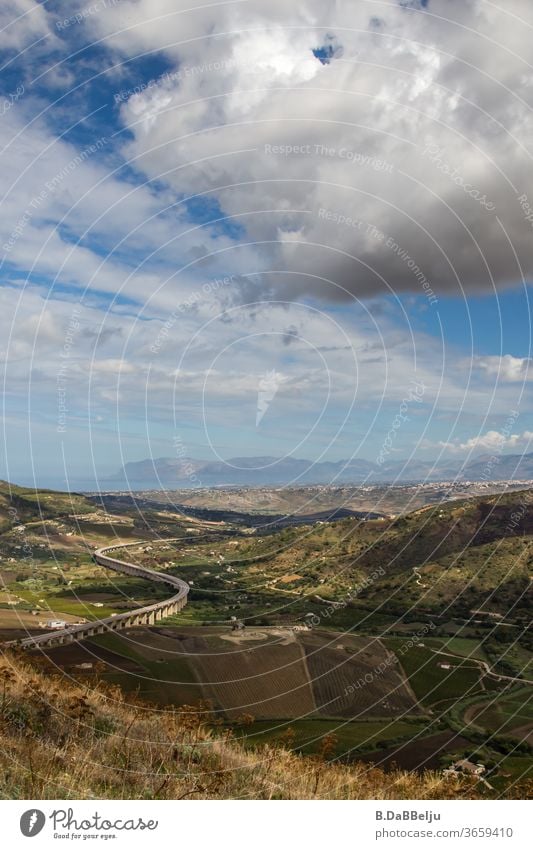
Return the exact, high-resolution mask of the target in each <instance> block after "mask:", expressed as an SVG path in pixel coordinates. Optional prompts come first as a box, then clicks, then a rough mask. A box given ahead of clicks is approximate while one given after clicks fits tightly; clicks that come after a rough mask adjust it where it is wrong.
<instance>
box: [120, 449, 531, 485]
mask: <svg viewBox="0 0 533 849" xmlns="http://www.w3.org/2000/svg"><path fill="white" fill-rule="evenodd" d="M456 478H460V479H463V480H487V481H496V480H511V479H516V480H533V454H524V455H522V454H507V455H496V456H494V455H490V454H487V455H480V456H478V457H476V458H475V459H473V460H470V461H469V462H467V463H463V462H462V461H461V460H450V459H448V460H445V461H441V462H439V463H438V464H435V463H432V462H430V461H423V460H405V461H401V460H397V461H394V462H390V463H386V464H384V465H383V466H379V465H377V464H375V463H372V462H370V461H368V460H344V461H343V460H340V461H338V462H329V461H324V462H319V463H313V462H312V461H311V460H297V459H295V458H293V457H283V458H279V457H235V458H232V459H230V460H228V461H227V462H222V461H218V460H217V461H211V460H196V459H193V458H172V457H159V458H157V459H153V460H150V459H147V460H141V461H139V462H134V463H126V465H125V466H124V467H123V468H122V469H121V470H120V471H119V473H118V476H117V477H114V480H117V479H118V480H124V482H127V481H129V482H135V483H145V484H146V486H147V487H157V486H160V485H161V484H164V485H165V486H168V485H175V486H180V487H183V486H195V487H200V486H204V487H209V486H232V485H233V486H238V485H241V486H272V485H283V484H289V483H291V484H294V485H298V484H321V483H322V484H329V483H333V484H335V483H351V484H355V483H364V482H368V483H369V484H372V483H380V482H387V483H393V482H396V483H405V482H408V481H409V482H413V481H425V480H427V481H438V480H453V479H456Z"/></svg>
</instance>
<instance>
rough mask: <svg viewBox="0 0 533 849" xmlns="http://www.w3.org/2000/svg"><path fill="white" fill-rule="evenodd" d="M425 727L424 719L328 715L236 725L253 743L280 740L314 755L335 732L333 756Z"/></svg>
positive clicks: (344, 754)
mask: <svg viewBox="0 0 533 849" xmlns="http://www.w3.org/2000/svg"><path fill="white" fill-rule="evenodd" d="M423 728H424V725H423V724H422V723H420V722H414V721H413V722H404V721H401V720H400V721H392V722H371V721H369V722H344V723H339V722H334V721H331V720H326V719H306V720H293V721H287V722H280V721H278V722H271V721H262V722H260V721H256V722H254V723H253V725H251V726H249V727H247V728H246V729H236V733H237V734H238V735H239V736H242V737H243V739H244V740H245V742H246V744H247V745H249V746H260V745H264V744H265V743H277V744H279V745H284V746H286V747H287V748H291V749H294V750H295V751H298V752H302V754H306V755H311V754H318V753H320V752H321V750H322V747H323V746H324V738H326V737H327V736H328V735H334V738H335V740H334V741H332V743H333V746H332V750H331V756H333V757H343V756H346V755H349V754H350V753H352V754H353V753H354V752H355V751H365V750H366V751H367V750H370V749H373V748H375V747H376V745H377V744H378V743H380V742H381V741H391V740H395V739H397V738H406V739H410V738H411V737H414V736H415V735H416V734H419V733H420V732H421V731H422V730H423Z"/></svg>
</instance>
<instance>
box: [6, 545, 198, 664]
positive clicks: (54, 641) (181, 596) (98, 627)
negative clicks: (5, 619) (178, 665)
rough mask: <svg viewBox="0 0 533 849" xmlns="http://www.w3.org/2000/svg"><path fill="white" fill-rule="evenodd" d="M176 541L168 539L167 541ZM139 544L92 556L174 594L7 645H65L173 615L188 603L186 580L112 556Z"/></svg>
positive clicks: (106, 550)
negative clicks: (141, 605) (164, 587)
mask: <svg viewBox="0 0 533 849" xmlns="http://www.w3.org/2000/svg"><path fill="white" fill-rule="evenodd" d="M173 541H174V540H165V542H173ZM139 545H142V542H140V541H137V542H132V543H126V544H124V545H114V546H110V547H106V548H99V549H98V550H97V551H95V552H94V555H93V557H94V560H95V561H96V562H97V563H98V564H99V565H100V566H105V567H106V569H113V571H115V572H122V573H123V574H125V575H133V576H134V577H136V578H143V579H144V580H146V581H156V582H157V583H159V584H168V585H169V586H170V587H172V589H173V590H174V591H175V592H174V595H172V596H170V598H167V599H165V601H159V602H157V603H156V604H149V605H148V606H147V607H138V608H136V609H135V610H130V611H128V612H127V613H117V614H116V615H115V616H108V617H107V618H106V619H98V620H96V621H95V622H86V623H84V624H83V625H73V626H71V627H70V628H69V627H67V628H64V629H62V630H61V631H52V632H51V633H46V634H42V635H39V636H34V637H25V638H24V639H22V640H16V641H14V642H12V643H9V644H8V645H12V646H19V647H21V648H23V649H35V648H43V647H46V648H51V647H53V646H64V645H67V643H73V642H78V641H79V640H86V639H87V638H88V637H94V636H95V635H96V634H107V633H108V632H109V631H122V630H123V629H124V628H134V627H136V626H139V625H154V624H155V623H156V622H158V621H159V620H160V619H164V618H166V617H167V616H173V615H174V614H175V613H177V612H178V611H179V610H182V608H184V607H185V605H186V604H187V595H188V593H189V585H188V584H186V583H185V581H182V580H181V579H180V578H175V577H174V576H173V575H167V574H165V573H163V572H156V571H155V570H154V569H147V568H146V567H144V566H135V565H134V564H133V563H128V562H127V561H124V560H118V559H117V558H116V557H110V556H109V555H110V553H111V552H116V551H119V550H120V549H125V548H126V549H127V548H129V547H131V546H139Z"/></svg>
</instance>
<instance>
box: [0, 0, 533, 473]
mask: <svg viewBox="0 0 533 849" xmlns="http://www.w3.org/2000/svg"><path fill="white" fill-rule="evenodd" d="M532 29H533V7H532V6H531V3H530V2H528V0H507V2H506V3H505V4H503V3H496V2H485V0H461V2H459V0H388V2H387V0H299V2H296V3H292V4H289V3H287V2H286V0H285V2H281V0H268V2H266V0H223V2H209V3H205V4H204V3H202V2H196V3H194V4H191V3H190V0H187V2H184V0H135V2H134V1H133V0H94V2H92V3H91V2H86V0H81V1H80V2H78V0H74V2H34V0H8V2H4V3H3V4H2V5H1V7H0V51H1V58H0V62H1V65H0V67H1V71H0V173H1V182H0V191H1V201H0V234H1V235H0V263H1V274H0V282H1V286H0V331H1V342H0V356H1V359H2V372H3V380H4V387H3V388H4V395H3V397H4V402H3V403H4V409H3V440H2V446H3V450H2V461H1V464H0V476H1V477H2V478H6V479H9V480H12V481H14V482H23V483H35V484H37V485H41V486H43V485H45V486H66V485H68V486H73V487H75V486H77V485H78V484H80V482H81V481H84V482H86V481H88V480H89V479H91V480H94V481H96V482H97V483H98V482H99V481H100V482H101V481H105V479H106V478H109V477H112V476H113V475H116V472H117V471H118V470H119V469H120V468H121V466H122V465H123V464H124V463H126V462H132V461H136V460H142V459H145V458H149V457H154V458H158V457H184V456H185V457H194V458H199V459H212V460H215V459H218V460H220V461H221V462H223V463H224V462H228V461H231V460H232V458H235V457H254V456H258V457H269V456H271V457H296V458H307V459H309V460H310V462H317V461H319V460H325V459H328V460H339V459H348V458H361V459H366V460H370V461H376V459H377V458H378V457H379V456H380V452H382V451H383V446H384V445H385V444H387V445H388V446H389V450H390V455H391V457H392V458H397V459H400V458H401V459H403V458H406V457H419V458H420V459H439V458H440V459H442V460H446V459H449V458H461V459H462V458H465V459H467V458H470V457H473V456H476V455H477V454H480V453H484V452H487V451H494V450H497V451H501V452H504V453H521V452H526V451H528V450H530V448H529V443H530V439H531V437H532V436H533V402H532V400H531V393H530V391H529V383H530V380H531V369H530V363H531V338H530V333H531V314H530V296H531V279H532V273H533V251H532V247H533V168H532V167H531V165H532V163H531V152H532V143H533V116H532V111H531V108H532V106H533V66H532V64H531V61H530V60H531V51H530V44H531V37H532ZM510 420H511V421H512V426H510V425H509V421H510ZM391 429H393V430H394V438H393V440H392V444H391V440H390V438H389V442H388V443H386V440H387V438H388V436H389V435H390V432H391Z"/></svg>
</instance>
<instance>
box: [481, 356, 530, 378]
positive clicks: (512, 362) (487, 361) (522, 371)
mask: <svg viewBox="0 0 533 849" xmlns="http://www.w3.org/2000/svg"><path fill="white" fill-rule="evenodd" d="M474 362H475V364H476V365H477V367H478V368H479V369H481V371H483V372H485V374H487V375H488V376H490V377H496V378H497V379H498V380H501V381H504V382H509V383H516V382H524V381H526V380H532V379H533V369H532V361H531V359H529V358H528V357H513V356H511V354H505V355H504V356H502V357H498V356H486V357H476V358H475V360H474Z"/></svg>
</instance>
